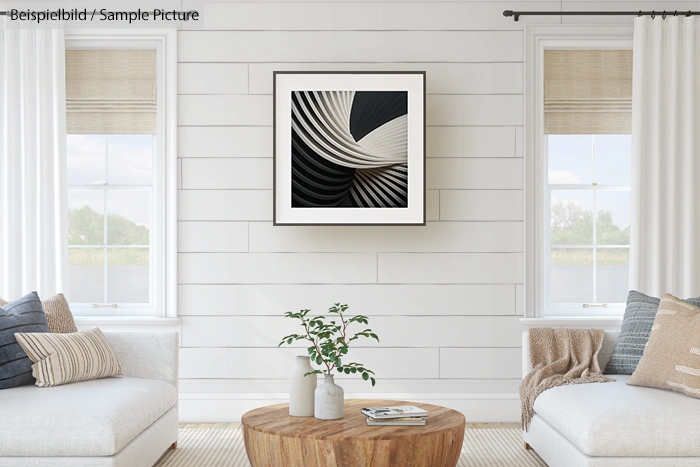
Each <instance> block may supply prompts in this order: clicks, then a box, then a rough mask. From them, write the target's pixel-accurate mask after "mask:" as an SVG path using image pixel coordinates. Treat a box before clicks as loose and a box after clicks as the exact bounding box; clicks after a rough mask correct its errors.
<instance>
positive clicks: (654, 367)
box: [629, 294, 700, 398]
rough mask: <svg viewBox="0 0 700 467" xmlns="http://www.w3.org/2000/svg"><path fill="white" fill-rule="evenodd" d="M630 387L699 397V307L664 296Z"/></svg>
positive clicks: (668, 295) (670, 296) (671, 296)
mask: <svg viewBox="0 0 700 467" xmlns="http://www.w3.org/2000/svg"><path fill="white" fill-rule="evenodd" d="M629 384H630V385H632V386H647V387H652V388H660V389H668V390H670V391H676V392H682V393H683V394H686V395H688V396H690V397H698V398H700V308H698V307H697V306H693V305H690V304H689V303H688V302H686V301H683V300H681V299H680V298H676V297H674V296H673V295H671V294H664V298H662V299H661V304H660V305H659V312H658V313H657V314H656V318H655V319H654V325H653V327H652V330H651V335H650V337H649V344H647V347H646V349H645V350H644V356H643V357H642V359H641V360H640V361H639V365H638V366H637V369H636V370H635V371H634V373H633V374H632V377H631V378H630V381H629Z"/></svg>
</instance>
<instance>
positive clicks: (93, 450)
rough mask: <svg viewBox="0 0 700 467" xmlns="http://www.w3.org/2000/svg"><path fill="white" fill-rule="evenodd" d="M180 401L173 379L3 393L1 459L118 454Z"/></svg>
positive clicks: (119, 380) (109, 381)
mask: <svg viewBox="0 0 700 467" xmlns="http://www.w3.org/2000/svg"><path fill="white" fill-rule="evenodd" d="M176 403H177V390H176V389H175V387H174V386H173V385H171V384H169V383H166V382H164V381H159V380H152V379H140V378H105V379H98V380H93V381H85V382H81V383H73V384H67V385H65V386H57V387H52V388H38V387H36V386H23V387H19V388H12V389H6V390H3V391H0V420H2V423H0V440H2V442H0V457H3V456H33V457H39V456H46V457H51V456H69V455H70V456H112V455H114V454H116V453H118V452H120V451H121V450H122V449H123V448H124V447H125V446H126V445H127V444H129V442H131V441H132V440H133V439H134V438H136V437H137V436H138V435H139V434H140V433H141V432H143V431H144V430H145V429H146V428H148V427H149V426H151V425H152V424H153V423H154V422H155V421H156V420H158V419H159V418H160V417H161V416H162V415H163V414H165V413H166V412H167V411H168V410H170V409H171V408H172V407H173V406H175V404H176Z"/></svg>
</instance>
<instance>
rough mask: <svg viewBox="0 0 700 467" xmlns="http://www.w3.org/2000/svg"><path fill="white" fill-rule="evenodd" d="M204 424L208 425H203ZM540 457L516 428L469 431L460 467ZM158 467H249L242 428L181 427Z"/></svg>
mask: <svg viewBox="0 0 700 467" xmlns="http://www.w3.org/2000/svg"><path fill="white" fill-rule="evenodd" d="M202 425H205V424H202ZM546 465H547V464H545V463H544V462H543V461H542V460H541V459H540V458H539V457H537V454H535V453H534V452H533V451H526V450H525V449H524V448H523V438H522V434H521V432H520V430H518V429H516V428H473V429H472V428H470V429H467V431H466V434H465V436H464V445H463V446H462V455H461V456H460V458H459V463H458V464H457V467H530V466H532V467H535V466H545V467H546ZM155 467H250V464H249V463H248V458H247V457H246V454H245V446H244V445H243V432H242V431H241V429H240V427H222V428H216V427H214V428H205V427H196V426H195V427H190V425H188V426H187V427H185V428H180V439H179V441H178V448H177V449H175V450H171V451H168V452H167V454H166V455H165V456H163V458H162V459H161V460H160V461H159V462H158V463H157V464H156V466H155Z"/></svg>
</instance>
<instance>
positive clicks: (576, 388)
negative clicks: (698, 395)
mask: <svg viewBox="0 0 700 467" xmlns="http://www.w3.org/2000/svg"><path fill="white" fill-rule="evenodd" d="M614 378H615V379H616V380H617V381H615V382H614V383H605V384H599V383H592V384H580V385H573V386H561V387H557V388H553V389H549V390H547V391H545V392H543V393H542V394H541V395H540V396H539V397H538V398H537V400H536V401H535V413H536V414H537V415H538V416H539V417H540V418H542V419H543V420H544V421H545V422H547V423H548V424H549V425H550V426H551V427H552V428H554V429H555V430H557V431H558V432H559V433H560V434H561V435H562V436H564V437H565V438H566V439H568V440H569V441H570V442H571V443H572V444H573V445H574V446H576V447H577V448H578V449H579V450H580V451H581V452H582V453H584V454H586V455H588V456H607V457H623V456H632V457H662V456H671V457H675V456H700V400H698V399H693V398H690V397H686V396H685V395H683V394H679V393H675V392H670V391H664V390H661V389H653V388H642V387H634V386H628V385H627V381H628V380H629V376H626V375H616V376H615V377H614Z"/></svg>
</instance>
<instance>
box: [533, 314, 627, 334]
mask: <svg viewBox="0 0 700 467" xmlns="http://www.w3.org/2000/svg"><path fill="white" fill-rule="evenodd" d="M520 323H521V324H523V325H524V326H527V327H529V328H537V327H567V328H603V329H605V330H606V331H619V330H620V327H621V326H622V316H542V317H540V318H520Z"/></svg>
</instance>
